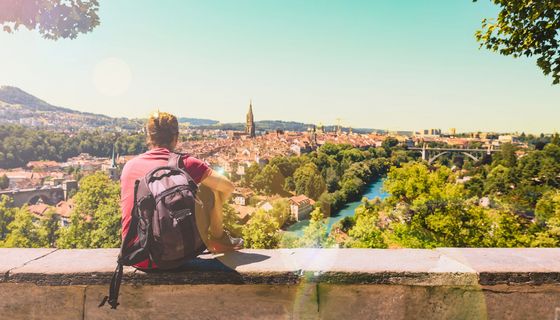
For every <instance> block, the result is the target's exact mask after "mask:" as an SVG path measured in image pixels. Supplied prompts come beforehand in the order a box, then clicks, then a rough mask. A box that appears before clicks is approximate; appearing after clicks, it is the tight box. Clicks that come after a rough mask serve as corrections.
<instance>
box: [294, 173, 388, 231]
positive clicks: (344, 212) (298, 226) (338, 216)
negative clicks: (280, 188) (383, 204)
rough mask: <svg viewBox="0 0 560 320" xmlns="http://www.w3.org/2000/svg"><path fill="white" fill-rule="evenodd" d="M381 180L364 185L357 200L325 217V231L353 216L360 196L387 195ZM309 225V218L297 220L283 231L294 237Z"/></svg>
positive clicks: (381, 196) (369, 197) (373, 197)
mask: <svg viewBox="0 0 560 320" xmlns="http://www.w3.org/2000/svg"><path fill="white" fill-rule="evenodd" d="M383 182H385V178H382V179H377V180H375V181H373V182H370V183H369V184H367V185H366V187H365V189H364V192H363V194H362V197H361V198H360V200H358V201H353V202H349V203H347V204H345V205H344V207H342V209H340V210H339V211H338V212H336V213H335V214H333V215H332V216H330V217H329V218H328V219H327V232H329V233H330V231H331V227H332V226H333V225H334V224H335V223H337V222H338V221H340V220H342V219H344V218H345V217H349V216H353V215H354V213H355V210H356V208H357V207H358V206H359V205H360V204H361V203H362V201H361V199H362V198H364V197H365V198H368V199H370V200H371V199H375V198H377V197H379V198H381V199H384V198H386V197H387V196H388V194H387V193H386V192H384V191H383V190H382V188H383ZM308 225H309V220H302V221H298V222H296V223H294V224H292V225H291V226H289V227H288V228H287V230H286V231H285V232H286V233H288V234H292V235H294V236H296V237H300V236H301V235H302V234H303V230H304V229H305V228H306V227H307V226H308Z"/></svg>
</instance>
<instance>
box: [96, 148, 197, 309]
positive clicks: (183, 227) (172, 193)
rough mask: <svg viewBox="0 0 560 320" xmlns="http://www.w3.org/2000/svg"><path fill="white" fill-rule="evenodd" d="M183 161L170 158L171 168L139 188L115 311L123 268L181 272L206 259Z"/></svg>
mask: <svg viewBox="0 0 560 320" xmlns="http://www.w3.org/2000/svg"><path fill="white" fill-rule="evenodd" d="M182 159H183V158H182V155H181V154H178V153H171V155H170V157H169V161H168V165H167V166H163V167H157V168H155V169H153V170H152V171H150V172H149V173H147V174H146V175H145V176H144V178H143V179H140V180H136V181H135V184H134V206H133V208H132V212H131V222H130V227H129V229H128V232H127V233H126V235H125V237H124V239H123V242H122V245H121V251H120V254H119V257H118V260H117V268H116V270H115V273H114V274H113V278H112V279H111V287H110V289H109V296H106V297H104V298H103V301H102V302H101V304H100V305H99V306H100V307H102V306H103V305H104V304H105V303H106V302H108V303H109V305H110V306H111V308H112V309H116V308H117V306H118V305H119V303H118V296H119V289H120V284H121V281H122V275H123V266H132V265H135V264H138V263H140V262H142V261H145V260H146V259H149V261H150V267H149V268H151V263H152V261H153V262H154V263H155V264H156V265H157V268H158V269H162V270H169V269H175V268H178V267H180V266H181V265H182V264H184V263H185V261H186V260H188V259H192V258H194V257H196V256H197V255H199V254H201V253H202V252H203V251H204V250H205V249H206V246H205V245H204V242H203V241H202V237H201V234H200V233H199V230H198V229H199V228H197V223H196V218H195V205H196V204H197V202H198V203H199V204H200V202H199V200H198V199H197V197H196V194H197V191H198V186H197V184H196V183H195V181H194V180H193V179H192V178H191V177H190V176H189V174H188V173H187V172H186V171H185V170H184V169H182V167H183V165H182V164H183V163H182V162H183V161H182Z"/></svg>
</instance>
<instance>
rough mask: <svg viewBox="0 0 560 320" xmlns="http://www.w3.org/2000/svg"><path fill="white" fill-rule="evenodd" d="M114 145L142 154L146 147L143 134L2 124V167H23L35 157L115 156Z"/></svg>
mask: <svg viewBox="0 0 560 320" xmlns="http://www.w3.org/2000/svg"><path fill="white" fill-rule="evenodd" d="M113 145H114V146H115V152H116V153H119V154H138V153H141V152H144V151H145V150H146V143H145V136H144V135H143V134H120V133H119V134H115V133H104V132H100V131H80V132H78V133H76V134H71V135H68V134H65V133H62V132H54V131H49V130H41V129H34V128H27V127H23V126H17V125H0V167H1V168H15V167H21V166H25V165H26V164H27V163H28V162H29V161H32V160H54V161H66V160H67V159H68V158H70V157H74V156H77V155H79V154H80V153H89V154H91V155H92V156H98V157H107V156H110V155H111V152H112V148H113Z"/></svg>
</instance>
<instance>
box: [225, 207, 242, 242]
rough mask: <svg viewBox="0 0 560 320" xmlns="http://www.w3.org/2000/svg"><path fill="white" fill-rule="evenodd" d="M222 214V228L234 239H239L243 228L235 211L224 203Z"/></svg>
mask: <svg viewBox="0 0 560 320" xmlns="http://www.w3.org/2000/svg"><path fill="white" fill-rule="evenodd" d="M222 212H223V215H224V228H225V229H226V230H228V231H229V232H231V234H232V235H233V236H234V237H241V235H242V227H243V226H242V225H241V221H240V219H239V215H238V214H237V212H236V211H235V209H234V208H233V207H232V206H231V205H229V204H228V203H224V208H223V210H222Z"/></svg>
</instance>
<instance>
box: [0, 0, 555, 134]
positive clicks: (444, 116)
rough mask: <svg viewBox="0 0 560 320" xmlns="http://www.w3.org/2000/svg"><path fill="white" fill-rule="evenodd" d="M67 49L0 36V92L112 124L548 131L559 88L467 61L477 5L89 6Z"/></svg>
mask: <svg viewBox="0 0 560 320" xmlns="http://www.w3.org/2000/svg"><path fill="white" fill-rule="evenodd" d="M99 2H100V8H99V16H100V19H101V24H100V25H99V26H98V27H97V28H95V29H94V30H93V32H91V33H88V34H82V35H80V36H79V37H78V38H77V39H74V40H67V39H63V40H58V41H52V40H46V39H43V38H41V36H40V35H39V34H38V33H37V32H35V31H28V30H25V29H21V30H19V31H17V32H15V33H12V34H8V33H5V32H0V85H13V86H17V87H19V88H21V89H23V90H25V91H27V92H29V93H31V94H33V95H36V96H37V97H39V98H41V99H43V100H45V101H47V102H49V103H51V104H54V105H58V106H63V107H68V108H72V109H76V110H80V111H88V112H95V113H102V114H107V115H110V116H119V117H121V116H122V117H130V118H134V117H147V116H148V115H149V114H150V113H151V112H153V111H154V110H156V109H158V108H159V110H162V111H168V112H171V113H174V114H176V115H177V116H181V117H195V118H209V119H215V120H218V121H221V122H243V121H244V119H245V114H246V112H247V108H248V104H249V101H250V100H251V99H252V101H253V110H254V115H255V120H257V121H258V120H288V121H301V122H306V123H323V124H334V123H336V122H337V119H340V121H341V123H342V124H343V125H345V126H352V127H360V128H376V129H386V130H421V129H427V128H441V129H443V131H447V130H448V129H449V128H457V130H458V131H459V132H466V131H499V132H514V131H518V132H532V133H540V132H556V131H560V121H558V119H560V86H558V85H557V86H553V85H552V84H551V83H552V79H551V78H550V77H545V76H544V75H543V74H542V72H541V71H540V69H539V68H538V67H537V66H536V65H535V62H534V60H532V59H525V58H523V59H514V58H512V57H505V56H500V55H498V54H496V53H492V52H489V51H486V50H484V49H479V45H478V44H477V42H476V39H475V37H474V33H475V31H476V30H477V29H478V28H479V27H480V22H481V20H482V19H483V18H485V17H494V16H495V15H496V13H497V12H498V8H497V7H496V6H494V5H493V4H492V3H491V2H490V1H489V0H480V1H478V2H476V3H473V2H472V1H470V0H461V1H459V0H454V1H449V0H430V1H413V0H390V1H389V0H386V1H379V0H371V1H368V0H345V1H342V0H337V1H334V0H322V1H318V0H317V1H311V0H309V1H301V0H283V1H272V0H236V1H228V0H214V1H191V0H182V1H170V0H168V1H154V0H152V1H141V2H140V1H133V0H119V1H109V0H100V1H99Z"/></svg>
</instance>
